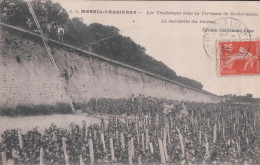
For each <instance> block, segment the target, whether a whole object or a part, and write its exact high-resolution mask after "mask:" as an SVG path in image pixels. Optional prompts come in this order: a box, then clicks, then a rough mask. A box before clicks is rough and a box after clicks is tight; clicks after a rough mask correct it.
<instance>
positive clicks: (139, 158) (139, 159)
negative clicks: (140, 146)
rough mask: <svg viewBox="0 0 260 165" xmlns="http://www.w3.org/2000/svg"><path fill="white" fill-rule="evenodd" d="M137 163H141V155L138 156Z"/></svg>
mask: <svg viewBox="0 0 260 165" xmlns="http://www.w3.org/2000/svg"><path fill="white" fill-rule="evenodd" d="M137 161H138V165H142V164H143V163H142V157H141V156H138V160H137Z"/></svg>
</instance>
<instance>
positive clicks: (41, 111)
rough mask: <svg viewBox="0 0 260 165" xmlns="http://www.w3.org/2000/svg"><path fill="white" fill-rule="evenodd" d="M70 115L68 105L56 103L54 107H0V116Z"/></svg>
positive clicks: (43, 105)
mask: <svg viewBox="0 0 260 165" xmlns="http://www.w3.org/2000/svg"><path fill="white" fill-rule="evenodd" d="M71 113H72V110H71V108H70V105H69V104H65V103H57V104H56V105H45V104H40V105H18V106H16V107H15V108H7V107H0V116H36V115H50V114H71Z"/></svg>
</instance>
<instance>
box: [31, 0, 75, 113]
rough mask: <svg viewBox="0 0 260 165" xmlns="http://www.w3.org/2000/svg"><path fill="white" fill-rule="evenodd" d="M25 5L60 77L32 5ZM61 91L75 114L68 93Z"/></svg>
mask: <svg viewBox="0 0 260 165" xmlns="http://www.w3.org/2000/svg"><path fill="white" fill-rule="evenodd" d="M27 5H28V7H29V10H30V12H31V14H32V17H33V20H34V22H35V24H36V26H37V29H38V30H39V32H40V35H41V38H42V41H43V44H44V46H45V48H46V51H47V53H48V55H49V57H50V59H51V63H52V65H53V66H54V69H55V70H56V72H57V73H58V75H61V74H60V71H59V68H58V66H57V64H56V62H55V60H54V58H53V55H52V53H51V50H50V48H49V46H48V45H47V43H46V41H45V39H46V38H45V36H44V34H43V32H42V28H41V26H40V24H39V22H38V19H37V17H36V15H35V13H34V10H33V8H32V5H31V3H30V2H27ZM60 81H61V83H62V80H61V79H60ZM63 89H64V91H65V94H66V96H67V98H68V100H69V104H70V107H71V109H72V111H73V112H75V108H74V105H73V104H72V100H71V98H70V96H69V94H68V92H67V91H66V89H65V85H63Z"/></svg>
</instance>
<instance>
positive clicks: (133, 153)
mask: <svg viewBox="0 0 260 165" xmlns="http://www.w3.org/2000/svg"><path fill="white" fill-rule="evenodd" d="M131 153H132V155H133V156H135V146H134V138H131Z"/></svg>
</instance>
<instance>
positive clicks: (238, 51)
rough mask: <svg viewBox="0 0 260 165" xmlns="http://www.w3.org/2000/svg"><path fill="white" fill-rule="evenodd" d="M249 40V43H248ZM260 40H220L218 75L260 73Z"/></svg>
mask: <svg viewBox="0 0 260 165" xmlns="http://www.w3.org/2000/svg"><path fill="white" fill-rule="evenodd" d="M249 42H250V44H249ZM259 46H260V41H259V40H255V41H220V42H219V44H218V49H219V51H218V57H217V59H218V62H217V65H218V72H219V75H220V76H228V75H252V74H260V49H259Z"/></svg>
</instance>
